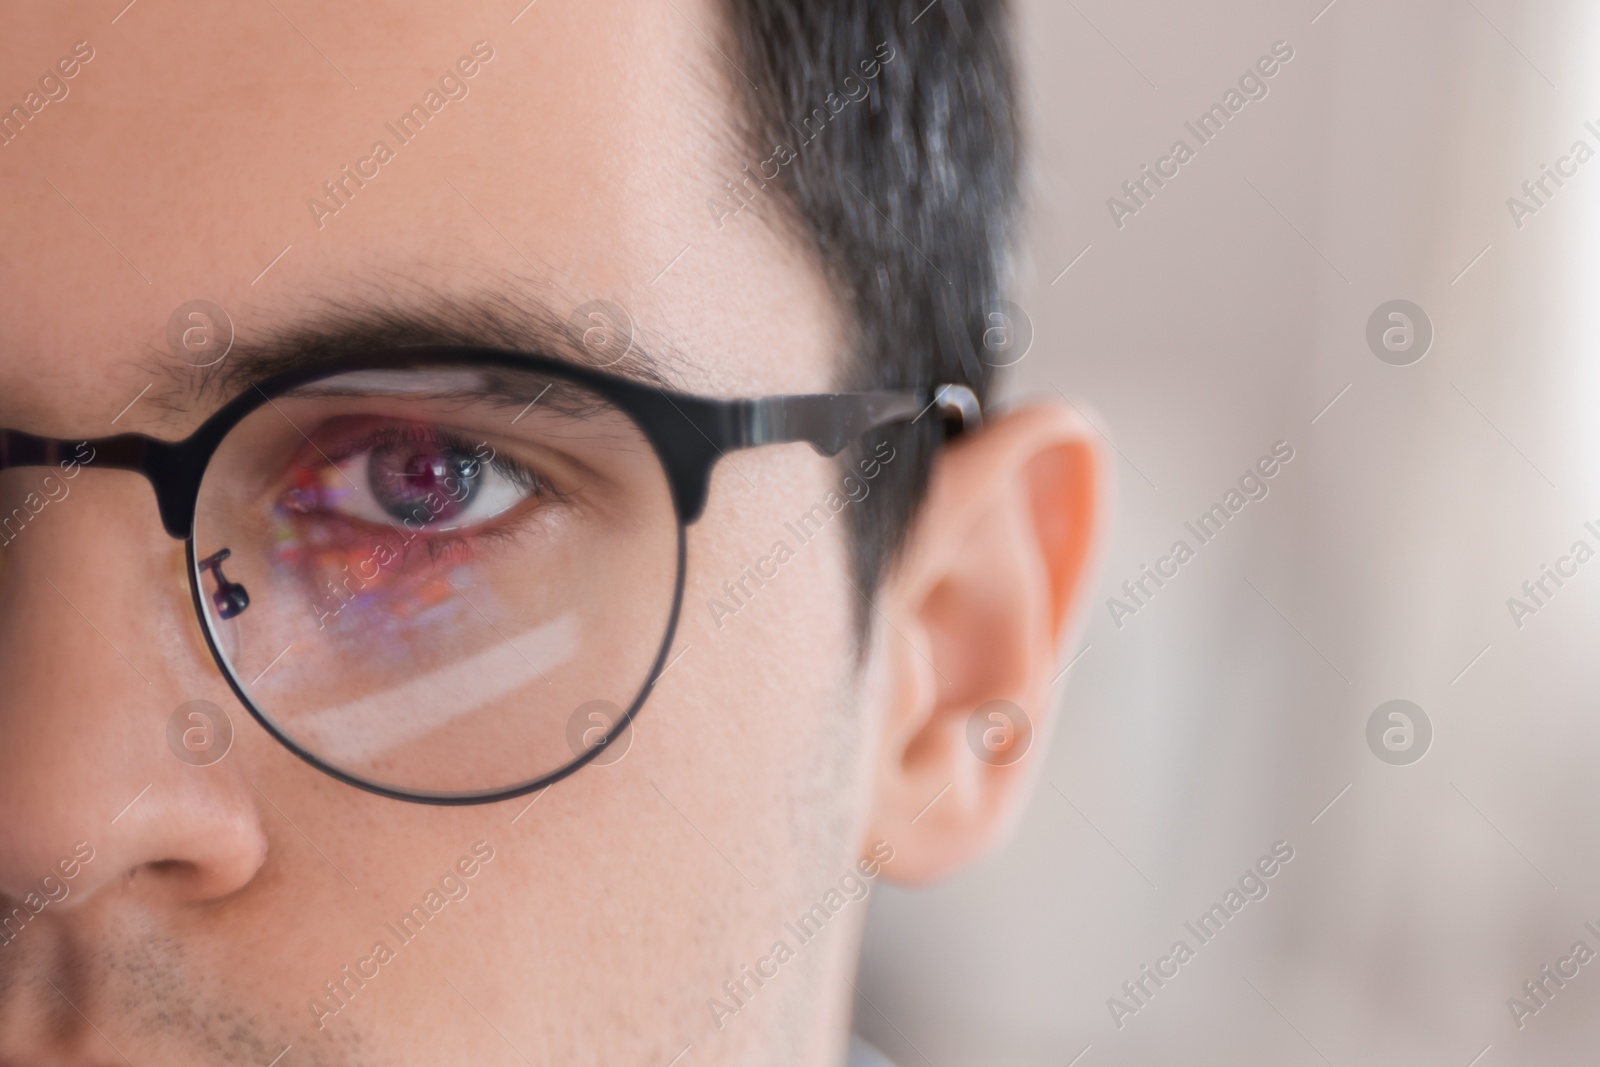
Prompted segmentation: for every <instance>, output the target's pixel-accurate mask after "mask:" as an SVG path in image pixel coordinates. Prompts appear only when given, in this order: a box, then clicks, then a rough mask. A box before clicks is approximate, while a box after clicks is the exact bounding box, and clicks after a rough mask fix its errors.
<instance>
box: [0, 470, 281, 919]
mask: <svg viewBox="0 0 1600 1067" xmlns="http://www.w3.org/2000/svg"><path fill="white" fill-rule="evenodd" d="M56 474H58V475H60V477H61V478H63V479H65V478H66V477H67V475H66V472H65V471H63V470H60V469H59V468H58V469H57V471H56ZM80 474H81V472H80ZM42 480H43V478H41V481H42ZM67 484H70V485H71V487H72V488H71V493H70V495H68V496H66V497H65V498H63V499H62V500H60V501H59V502H56V503H50V504H48V505H46V506H44V507H43V509H42V510H41V511H40V512H39V514H38V515H37V516H35V517H34V518H33V519H32V521H31V522H30V523H29V525H28V526H27V527H26V528H25V529H23V530H21V531H20V533H19V534H17V536H15V537H14V538H12V539H11V541H10V543H9V545H8V546H7V547H6V549H5V551H4V555H3V557H0V679H4V685H0V897H3V898H5V899H8V900H17V899H22V897H23V896H25V894H26V893H27V892H30V891H31V890H32V889H33V888H34V887H37V886H38V884H39V880H40V879H41V878H42V877H43V876H44V875H46V874H48V873H50V871H51V870H52V869H55V868H58V867H59V865H60V864H61V862H62V861H63V860H66V859H69V858H70V857H72V855H73V850H74V848H75V847H76V846H77V844H78V843H79V842H87V846H88V847H90V848H92V849H94V850H95V852H96V858H95V859H94V861H93V863H89V864H85V865H84V869H85V871H86V873H85V874H84V875H83V876H82V877H79V878H78V879H77V880H76V881H75V882H74V886H75V887H76V888H75V890H74V892H75V894H76V895H77V896H78V897H79V899H85V898H87V897H88V896H89V895H92V893H93V891H94V889H95V888H96V887H98V886H101V885H104V884H106V883H107V882H108V881H110V880H112V879H115V878H116V877H119V876H120V875H122V874H125V873H127V872H128V871H130V870H135V869H138V868H141V867H150V866H152V865H164V866H165V867H166V868H174V867H176V868H181V869H182V870H184V871H186V872H188V874H187V876H186V877H185V879H184V884H185V885H187V886H189V887H190V891H192V892H203V893H210V892H213V891H217V892H225V891H227V890H228V889H230V888H232V887H236V886H238V885H240V884H242V883H243V882H244V881H247V880H248V879H249V877H250V875H251V874H253V872H254V870H255V868H256V866H258V865H259V863H260V862H261V858H262V856H263V855H264V851H265V838H264V835H263V833H262V831H261V829H260V826H259V823H258V821H257V817H256V812H255V807H254V800H253V797H252V796H251V795H250V790H249V788H248V785H247V784H245V783H244V781H243V780H242V778H240V777H238V775H239V773H240V769H239V767H238V766H237V761H238V754H237V753H235V755H234V760H235V762H234V763H233V764H221V765H218V766H215V767H196V766H193V765H191V764H189V763H186V762H184V761H183V759H182V758H181V756H180V755H179V754H177V753H175V751H174V750H172V748H171V746H170V744H169V741H168V720H169V718H170V717H171V716H172V715H173V713H174V709H176V708H178V707H179V706H180V705H184V704H185V703H186V702H187V701H189V700H192V699H195V698H201V697H208V698H210V699H212V700H214V701H215V702H216V704H217V705H218V706H219V707H224V708H225V710H226V712H227V713H228V714H229V715H232V716H233V721H234V722H235V723H239V722H240V718H239V716H238V715H237V714H235V712H234V708H233V707H232V706H230V705H231V703H232V702H231V699H230V698H228V696H227V693H226V688H225V686H224V684H223V683H222V681H221V679H220V678H219V677H218V676H217V674H216V671H215V668H214V666H213V665H212V663H211V661H210V658H209V656H208V655H207V653H206V652H205V649H204V646H203V641H202V640H201V639H200V637H199V632H198V628H197V626H196V625H195V622H194V619H193V609H192V606H191V602H190V599H189V595H188V589H187V588H186V582H185V578H184V566H183V549H182V546H180V545H176V544H174V543H173V542H172V541H171V540H169V539H168V538H166V537H165V536H163V535H162V533H161V532H160V531H159V530H157V529H156V528H155V524H154V523H153V522H152V521H151V520H152V519H153V518H154V516H153V515H152V514H151V509H150V508H149V505H148V499H149V498H148V497H145V496H144V489H143V488H142V487H140V486H138V485H136V484H134V481H133V479H131V478H127V477H123V476H111V475H100V474H97V473H91V474H89V475H86V476H79V477H76V478H75V479H74V480H72V481H71V482H70V483H67ZM158 869H159V868H158Z"/></svg>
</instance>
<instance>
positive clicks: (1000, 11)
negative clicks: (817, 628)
mask: <svg viewBox="0 0 1600 1067" xmlns="http://www.w3.org/2000/svg"><path fill="white" fill-rule="evenodd" d="M725 2H726V9H725V10H726V12H727V16H728V18H727V29H728V30H729V31H730V33H731V43H732V48H731V52H732V55H731V56H730V60H731V62H732V63H733V64H734V65H736V66H737V67H738V68H739V70H738V73H737V74H735V73H732V72H730V83H729V84H731V85H732V87H733V89H734V92H735V93H736V95H737V97H738V98H739V102H740V107H739V109H738V111H737V116H738V121H739V123H740V130H739V133H740V135H741V140H742V145H741V147H742V149H744V150H746V151H748V152H749V153H751V154H752V157H753V158H756V159H763V160H765V159H768V158H770V157H771V156H772V155H773V151H774V147H775V146H777V145H787V146H792V148H793V158H792V160H791V161H790V162H788V163H787V164H786V165H784V166H782V168H781V171H782V173H781V175H780V176H779V177H777V178H776V179H775V180H773V181H770V182H767V183H766V185H765V186H763V190H764V192H763V195H768V194H770V193H774V192H775V193H776V194H777V196H778V197H779V198H780V199H781V201H782V202H783V204H784V209H785V210H784V212H783V213H784V215H785V216H786V221H787V222H788V223H790V224H791V225H794V226H797V227H798V230H799V236H800V237H802V238H803V239H804V240H805V242H806V243H807V244H808V245H810V246H811V247H812V248H813V249H814V251H815V253H816V255H817V258H818V260H819V262H820V264H821V266H822V269H823V271H824V273H825V275H826V277H827V280H828V282H829V284H830V285H831V287H832V288H833V291H834V292H835V293H837V294H838V296H839V298H840V299H841V301H843V302H844V303H845V304H846V305H847V306H848V309H849V312H850V314H849V316H848V318H847V320H846V321H847V322H848V323H849V324H850V326H851V327H852V328H853V332H854V335H855V336H854V337H853V338H852V342H853V343H852V359H851V360H850V362H849V365H848V366H847V367H846V368H845V373H844V379H845V380H844V381H842V382H840V388H843V389H891V388H907V387H919V386H930V385H935V384H940V383H945V382H951V383H957V384H964V385H967V386H969V387H971V388H972V389H973V390H974V391H975V392H976V393H977V394H978V396H979V398H980V399H985V398H986V396H987V394H988V391H989V386H990V384H991V378H992V375H993V369H992V366H991V365H990V364H989V363H988V362H987V361H985V360H984V358H983V356H984V354H985V349H984V348H983V336H984V330H985V328H986V325H987V321H988V320H987V315H988V313H989V312H990V311H991V310H992V309H993V308H994V307H995V302H996V301H998V300H999V298H1000V296H1001V293H1002V288H1003V286H1004V285H1005V283H1006V282H1007V281H1008V250H1009V247H1010V239H1011V236H1012V231H1013V226H1014V223H1015V216H1016V207H1017V201H1018V185H1019V179H1018V170H1019V156H1020V144H1019V141H1020V138H1019V129H1018V127H1019V118H1018V114H1017V111H1018V109H1017V101H1016V87H1015V71H1014V65H1015V64H1014V54H1013V47H1014V46H1013V40H1012V28H1011V19H1010V12H1009V4H1008V3H1007V2H1006V0H725ZM869 72H871V74H870V76H869ZM862 86H865V87H866V90H867V91H866V95H864V96H858V94H859V92H860V89H861V87H862ZM836 108H837V110H836ZM819 109H821V111H822V114H821V116H820V120H821V121H825V122H826V126H825V127H823V128H821V129H820V130H818V129H817V126H818V125H819V116H818V114H817V112H818V110H819ZM806 119H810V120H811V121H810V122H806V121H804V120H806ZM813 134H814V136H812V135H813ZM939 432H940V431H939V422H938V420H937V419H936V418H935V417H933V416H931V415H930V416H929V417H927V418H923V419H921V420H919V421H918V422H917V423H915V424H914V425H912V426H908V427H900V428H896V429H893V430H889V431H885V432H884V433H882V434H880V435H878V436H877V437H875V438H873V439H872V440H870V441H868V442H866V448H872V447H875V446H877V445H878V444H879V443H880V442H881V441H883V440H888V441H889V443H890V444H891V445H892V446H893V447H894V449H895V459H894V460H893V461H892V462H891V463H889V464H887V465H886V466H884V467H883V469H882V473H881V474H880V475H879V477H878V478H877V479H876V480H875V483H874V484H873V487H872V490H871V492H870V494H869V495H868V496H867V497H866V498H865V499H864V500H863V501H862V502H861V503H860V504H859V505H857V506H856V507H853V508H851V509H850V510H851V512H852V515H851V519H852V521H853V524H854V526H853V529H854V545H853V556H854V559H853V564H854V568H855V571H856V575H857V579H858V581H860V583H861V586H862V588H863V589H864V590H865V591H867V592H869V593H870V592H872V591H873V590H875V589H876V587H877V586H878V584H879V582H880V581H881V580H882V578H883V576H884V573H885V571H886V570H887V568H888V566H889V564H890V562H891V561H892V560H893V558H894V556H895V554H896V552H897V551H898V550H899V548H900V546H901V544H902V542H903V540H904V537H905V533H906V530H907V528H908V527H909V526H910V523H911V520H912V518H913V517H914V515H915V514H916V511H917V507H918V505H919V504H920V502H921V500H922V497H923V495H924V493H925V491H926V488H927V482H928V471H929V468H930V465H931V462H932V459H933V454H934V451H935V449H936V448H937V446H938V435H939Z"/></svg>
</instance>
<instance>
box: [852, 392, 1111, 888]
mask: <svg viewBox="0 0 1600 1067" xmlns="http://www.w3.org/2000/svg"><path fill="white" fill-rule="evenodd" d="M1103 474H1104V464H1103V461H1102V456H1101V452H1100V449H1099V447H1098V445H1097V437H1096V436H1095V431H1094V430H1093V429H1092V428H1091V427H1090V426H1089V425H1088V424H1087V423H1086V422H1085V421H1084V419H1083V418H1082V416H1080V415H1078V414H1077V413H1076V412H1075V411H1074V410H1073V409H1071V408H1070V407H1069V406H1067V405H1065V404H1054V403H1051V404H1039V405H1034V406H1028V407H1024V408H1020V409H1017V410H1014V411H1011V412H1008V413H1006V414H1004V415H1002V416H1000V417H999V418H997V419H994V420H993V421H991V422H989V423H988V424H986V425H985V426H984V428H983V429H982V430H980V431H978V432H977V433H975V434H972V435H970V436H969V437H965V438H958V439H957V440H956V441H954V442H952V443H951V444H950V446H949V447H947V448H946V449H944V450H943V451H942V452H941V453H940V455H939V457H938V459H937V460H936V462H935V464H934V467H933V470H932V474H931V482H930V486H929V493H928V497H927V499H926V501H925V503H924V506H923V508H922V510H921V512H920V513H919V515H918V518H917V521H916V524H915V525H914V526H913V528H912V531H911V534H910V537H909V540H908V542H907V545H906V552H905V554H904V555H903V556H902V558H901V560H900V562H899V564H898V565H897V566H896V567H895V568H894V570H893V571H892V573H891V574H890V576H889V578H888V580H887V581H886V583H885V586H884V589H883V591H882V593H881V596H880V599H879V610H880V611H881V612H882V614H883V617H884V619H885V621H886V622H887V623H888V624H889V625H888V626H883V627H880V628H879V631H880V632H879V633H877V634H876V635H875V641H874V648H873V656H874V658H875V659H877V660H878V663H877V664H875V669H876V674H875V679H876V682H877V684H876V685H875V686H874V690H875V695H876V696H877V697H878V698H879V699H880V700H883V701H885V702H886V703H887V705H888V706H887V708H886V711H885V713H884V714H883V718H882V722H883V733H882V736H881V739H880V744H879V748H878V760H877V767H876V779H877V781H876V789H875V794H876V795H875V802H874V808H873V813H872V817H871V822H870V825H869V830H870V836H869V837H868V840H882V841H887V842H889V843H890V844H891V845H892V846H893V848H894V862H893V863H890V864H886V865H885V866H884V868H883V870H884V872H885V874H886V875H887V876H888V877H889V878H890V879H891V880H892V881H896V882H902V883H907V884H917V883H923V882H929V881H934V880H936V879H939V878H942V877H944V876H946V875H948V874H950V873H951V872H953V871H955V870H957V869H959V868H960V867H962V866H964V865H966V864H967V863H970V862H971V861H973V860H974V859H976V858H977V857H979V856H981V855H983V854H984V853H985V852H987V851H989V850H990V849H992V848H994V847H995V846H997V845H998V844H999V843H1000V842H1001V841H1002V840H1003V839H1004V838H1005V837H1006V836H1007V834H1008V833H1009V831H1010V829H1011V827H1012V825H1013V824H1014V823H1015V821H1016V819H1017V818H1018V817H1019V816H1020V814H1021V812H1022V808H1023V805H1024V801H1025V800H1026V797H1027V794H1028V792H1029V786H1030V785H1031V784H1032V781H1033V779H1034V778H1035V777H1036V774H1035V771H1036V769H1037V767H1038V766H1039V764H1040V763H1041V762H1042V761H1043V759H1044V752H1045V748H1046V743H1047V741H1048V739H1049V733H1050V730H1049V727H1050V719H1051V704H1052V699H1051V698H1052V696H1053V695H1054V694H1053V692H1052V689H1051V683H1052V680H1053V678H1054V677H1055V676H1056V672H1057V671H1059V670H1060V665H1059V663H1058V662H1057V661H1058V658H1059V653H1060V649H1061V645H1062V642H1063V639H1064V638H1065V636H1066V635H1067V634H1068V633H1069V632H1070V631H1071V630H1072V628H1073V623H1074V622H1075V621H1076V620H1077V616H1078V613H1077V612H1076V610H1075V609H1077V608H1078V607H1079V605H1080V601H1082V600H1083V599H1084V598H1085V597H1086V596H1087V594H1088V593H1089V591H1090V587H1091V582H1092V576H1091V575H1090V574H1089V570H1090V561H1091V558H1092V556H1093V550H1094V548H1095V546H1096V543H1097V534H1098V532H1099V524H1100V519H1101V509H1102V506H1103V499H1102V498H1103V493H1102V488H1103V487H1102V478H1103ZM935 798H937V800H936V799H935Z"/></svg>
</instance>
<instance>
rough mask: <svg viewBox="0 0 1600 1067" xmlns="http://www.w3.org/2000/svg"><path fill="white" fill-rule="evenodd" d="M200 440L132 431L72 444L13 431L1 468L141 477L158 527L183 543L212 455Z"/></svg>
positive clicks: (1, 440)
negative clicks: (76, 468) (77, 469)
mask: <svg viewBox="0 0 1600 1067" xmlns="http://www.w3.org/2000/svg"><path fill="white" fill-rule="evenodd" d="M198 436H199V435H196V437H191V438H190V439H189V440H187V441H176V442H173V441H162V440H159V439H157V438H154V437H146V436H144V435H143V434H132V433H130V434H119V435H117V436H116V437H100V438H93V439H90V440H87V441H77V442H71V441H57V440H54V439H52V438H47V437H36V436H34V435H33V434H27V433H20V432H18V431H15V430H13V431H9V432H3V433H0V470H3V469H5V468H7V467H55V466H58V465H59V466H60V467H62V469H67V468H68V467H70V466H72V465H77V466H81V467H84V468H87V469H97V470H123V471H134V472H136V473H139V474H142V475H144V477H145V480H146V481H148V482H149V483H150V487H151V489H153V490H154V491H155V494H156V507H157V509H158V510H159V512H160V514H161V525H162V528H163V529H165V530H166V531H167V534H168V535H169V536H171V537H173V538H175V539H176V540H179V541H183V540H187V539H188V537H189V535H190V533H191V532H192V531H193V529H194V513H195V505H196V501H197V500H198V499H199V496H200V479H201V478H202V477H203V476H204V475H205V469H206V460H207V458H209V456H210V448H209V447H207V444H206V443H204V442H201V441H199V440H198Z"/></svg>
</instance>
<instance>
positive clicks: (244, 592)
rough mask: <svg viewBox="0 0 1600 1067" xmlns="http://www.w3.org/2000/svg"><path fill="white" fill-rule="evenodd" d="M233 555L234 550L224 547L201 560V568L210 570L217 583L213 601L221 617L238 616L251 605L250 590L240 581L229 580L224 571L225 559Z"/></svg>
mask: <svg viewBox="0 0 1600 1067" xmlns="http://www.w3.org/2000/svg"><path fill="white" fill-rule="evenodd" d="M231 555H233V550H232V549H230V548H224V549H222V550H221V551H219V552H215V553H213V554H212V555H209V556H207V557H206V558H205V559H203V560H201V561H200V569H201V570H202V571H208V572H210V574H211V578H212V580H213V581H215V582H216V583H217V587H216V589H215V590H214V591H213V592H212V593H211V603H212V606H214V607H215V608H216V609H217V616H218V618H221V619H232V618H237V617H238V616H239V615H242V614H244V609H245V608H248V607H249V606H250V591H249V590H248V589H246V588H245V587H244V586H242V585H240V584H239V583H238V582H230V581H228V577H227V575H225V574H223V573H222V564H223V561H225V560H226V559H227V558H228V557H229V556H231Z"/></svg>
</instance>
